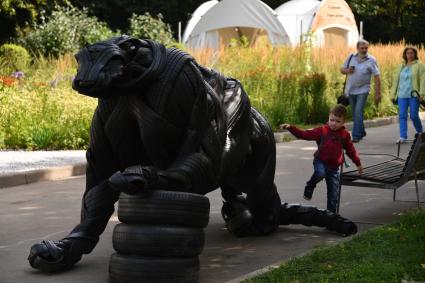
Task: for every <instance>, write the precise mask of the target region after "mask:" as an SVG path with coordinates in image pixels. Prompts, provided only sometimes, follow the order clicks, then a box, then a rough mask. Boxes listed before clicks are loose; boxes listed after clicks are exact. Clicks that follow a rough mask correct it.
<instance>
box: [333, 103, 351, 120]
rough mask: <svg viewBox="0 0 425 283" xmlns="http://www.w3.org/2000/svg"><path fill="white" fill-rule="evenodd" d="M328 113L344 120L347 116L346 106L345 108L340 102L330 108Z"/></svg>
mask: <svg viewBox="0 0 425 283" xmlns="http://www.w3.org/2000/svg"><path fill="white" fill-rule="evenodd" d="M329 114H334V115H335V116H337V117H339V118H343V119H344V120H345V117H346V116H347V108H345V106H344V105H342V104H337V105H335V106H334V107H333V108H332V109H331V111H330V112H329Z"/></svg>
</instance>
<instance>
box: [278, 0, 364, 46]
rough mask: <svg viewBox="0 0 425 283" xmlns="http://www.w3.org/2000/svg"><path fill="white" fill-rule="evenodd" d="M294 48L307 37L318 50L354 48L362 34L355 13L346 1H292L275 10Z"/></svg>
mask: <svg viewBox="0 0 425 283" xmlns="http://www.w3.org/2000/svg"><path fill="white" fill-rule="evenodd" d="M275 11H276V13H277V14H278V19H279V20H280V22H281V23H282V25H283V27H284V28H285V30H286V31H287V33H288V35H289V38H290V40H291V44H292V45H293V46H295V45H298V44H300V42H301V41H302V40H301V38H302V36H303V35H305V34H306V33H311V34H312V36H313V37H312V39H313V43H314V45H316V46H326V47H332V46H337V45H345V46H353V45H355V44H356V42H357V41H358V39H359V32H358V29H357V25H356V20H355V19H354V15H353V12H352V11H351V9H350V7H349V6H348V4H347V3H346V2H345V1H344V0H323V1H318V0H291V1H289V2H286V3H284V4H282V5H281V6H279V7H278V8H277V9H276V10H275Z"/></svg>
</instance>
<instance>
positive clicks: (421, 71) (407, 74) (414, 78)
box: [391, 46, 425, 143]
mask: <svg viewBox="0 0 425 283" xmlns="http://www.w3.org/2000/svg"><path fill="white" fill-rule="evenodd" d="M403 61H404V62H403V64H401V65H400V66H399V67H398V68H397V70H396V72H395V73H394V81H393V85H392V88H391V93H392V94H393V95H394V101H395V102H397V104H398V112H399V123H400V137H399V139H398V140H397V143H404V142H406V140H407V111H408V108H410V109H409V110H410V113H409V114H410V119H411V120H412V122H413V125H414V127H415V129H416V132H417V133H422V132H423V127H422V123H421V119H420V118H419V102H420V100H421V99H424V96H425V65H424V64H423V63H421V62H420V61H419V60H418V51H417V50H416V48H414V47H411V46H409V47H406V48H405V49H404V51H403Z"/></svg>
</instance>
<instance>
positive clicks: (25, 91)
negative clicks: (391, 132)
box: [0, 42, 425, 149]
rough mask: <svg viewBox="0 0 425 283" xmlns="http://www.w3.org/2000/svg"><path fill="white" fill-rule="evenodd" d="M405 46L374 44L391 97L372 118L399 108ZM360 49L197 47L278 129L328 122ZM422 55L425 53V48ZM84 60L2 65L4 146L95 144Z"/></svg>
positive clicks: (369, 111)
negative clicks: (14, 69)
mask: <svg viewBox="0 0 425 283" xmlns="http://www.w3.org/2000/svg"><path fill="white" fill-rule="evenodd" d="M404 47H405V45H404V43H402V42H400V43H395V44H391V45H382V44H375V45H371V46H370V53H371V54H372V55H374V56H375V57H376V58H377V61H378V64H379V67H380V70H381V74H382V75H381V76H382V94H383V102H382V103H381V104H380V105H379V106H378V107H376V106H375V105H374V104H373V103H372V100H371V99H370V100H369V101H368V104H367V107H366V112H365V115H366V118H371V117H376V116H385V115H392V114H395V113H396V108H395V107H394V106H393V105H392V104H391V102H390V94H389V89H390V87H391V84H392V74H393V72H394V69H395V67H396V66H397V64H399V63H400V62H401V54H402V52H403V49H404ZM354 51H355V49H353V48H345V47H335V48H310V47H308V46H299V47H296V48H291V47H272V46H270V45H269V44H264V43H261V44H257V45H256V46H255V47H247V46H246V45H243V44H242V45H240V44H239V45H238V44H235V45H233V46H232V47H228V48H224V47H222V48H220V50H218V51H214V50H198V51H196V52H190V53H192V55H194V57H195V58H196V59H197V60H198V62H199V63H201V64H203V65H205V66H208V67H212V68H214V69H217V70H218V71H220V72H222V73H224V74H225V75H227V76H230V77H234V78H236V79H238V80H240V81H241V82H242V84H243V86H244V89H245V90H246V92H247V93H248V95H249V96H250V99H251V103H252V105H253V106H254V107H256V108H257V109H258V110H260V111H261V112H262V113H263V114H264V115H265V116H266V118H267V119H268V121H269V123H270V124H271V125H272V127H274V128H276V127H277V125H279V124H280V123H283V122H288V123H299V124H305V123H320V122H323V121H324V120H325V119H326V116H327V113H328V109H329V107H330V106H332V105H333V104H335V102H336V97H337V96H338V95H339V94H340V93H341V91H342V83H343V81H344V76H343V75H341V74H340V73H339V68H340V67H341V65H342V63H343V61H344V60H345V58H346V57H347V56H348V54H349V53H350V52H354ZM419 57H420V58H425V50H424V48H422V47H420V48H419ZM2 59H4V58H0V62H1V60H2ZM76 67H77V64H76V62H75V59H74V58H73V55H72V54H68V55H64V56H61V57H59V58H58V59H54V58H44V57H38V58H36V59H34V62H33V64H32V65H31V68H30V69H29V70H28V71H27V72H26V73H25V77H24V78H21V79H19V80H18V79H15V78H11V77H9V76H10V74H9V73H5V72H4V70H3V69H2V67H1V64H0V149H3V148H31V149H46V148H48V149H61V148H83V147H85V146H86V145H87V144H88V138H89V137H88V132H89V125H90V120H91V116H92V113H93V111H94V109H95V107H96V100H95V99H92V98H88V97H85V96H82V95H80V94H78V93H76V92H75V91H73V90H72V88H71V83H72V79H73V76H74V75H75V73H76ZM371 97H372V95H371V96H370V98H371Z"/></svg>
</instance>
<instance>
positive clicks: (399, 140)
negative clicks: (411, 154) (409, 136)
mask: <svg viewBox="0 0 425 283" xmlns="http://www.w3.org/2000/svg"><path fill="white" fill-rule="evenodd" d="M406 141H407V140H406V139H404V138H399V139H398V140H396V142H395V143H405V142H406Z"/></svg>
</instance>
